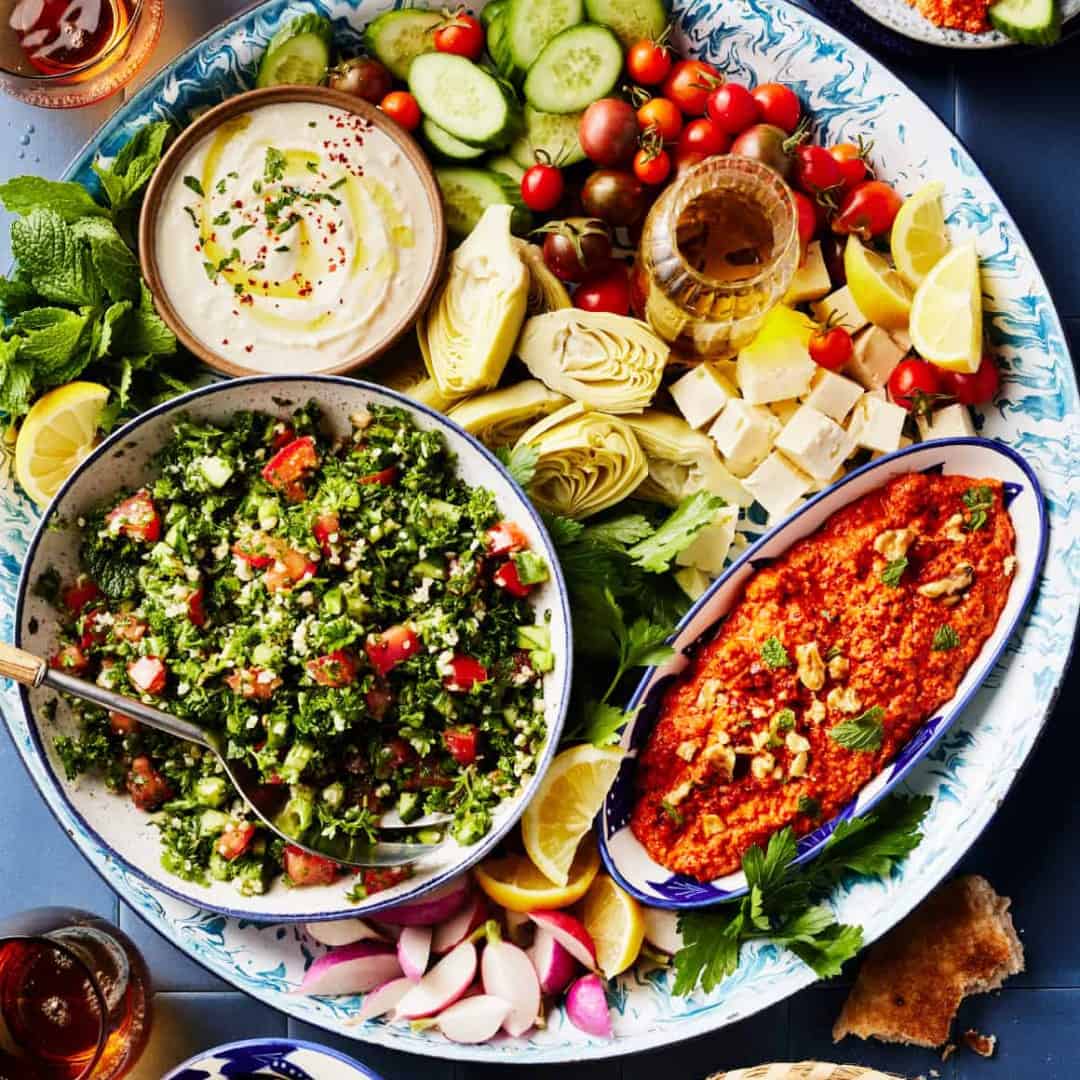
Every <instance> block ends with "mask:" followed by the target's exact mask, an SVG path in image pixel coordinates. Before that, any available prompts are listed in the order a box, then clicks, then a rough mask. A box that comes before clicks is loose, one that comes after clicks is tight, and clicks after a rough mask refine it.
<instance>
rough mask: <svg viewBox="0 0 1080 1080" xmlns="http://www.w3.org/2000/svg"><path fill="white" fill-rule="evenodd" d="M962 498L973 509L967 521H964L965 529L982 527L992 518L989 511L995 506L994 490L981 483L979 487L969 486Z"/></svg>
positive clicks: (972, 530) (973, 529) (970, 509)
mask: <svg viewBox="0 0 1080 1080" xmlns="http://www.w3.org/2000/svg"><path fill="white" fill-rule="evenodd" d="M960 498H961V500H962V502H963V504H964V505H965V506H966V507H967V508H968V510H969V511H971V513H970V515H969V517H968V519H967V521H965V522H964V529H965V530H966V531H967V532H975V530H976V529H981V528H982V527H983V526H984V525H985V524H986V523H987V521H989V520H990V514H989V511H990V510H991V509H992V508H993V506H994V492H993V490H992V489H991V488H988V487H986V486H985V485H984V484H980V485H979V486H978V487H970V488H968V489H967V491H965V492H964V494H963V495H961V496H960Z"/></svg>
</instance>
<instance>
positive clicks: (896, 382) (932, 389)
mask: <svg viewBox="0 0 1080 1080" xmlns="http://www.w3.org/2000/svg"><path fill="white" fill-rule="evenodd" d="M940 393H941V375H940V372H939V370H938V369H937V368H936V367H934V365H933V364H928V363H927V362H926V361H925V360H920V359H919V358H918V357H915V356H910V357H908V359H907V360H901V361H900V363H899V364H897V365H896V367H895V368H893V373H892V374H891V375H890V376H889V397H891V398H892V399H893V401H895V402H896V404H897V405H899V406H900V407H901V408H902V409H907V411H908V412H912V411H913V410H918V409H920V408H921V407H922V405H923V403H924V401H925V399H926V398H932V397H933V395H935V394H940Z"/></svg>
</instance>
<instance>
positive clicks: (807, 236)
mask: <svg viewBox="0 0 1080 1080" xmlns="http://www.w3.org/2000/svg"><path fill="white" fill-rule="evenodd" d="M791 194H792V197H793V198H794V199H795V212H796V214H797V215H798V228H799V243H800V244H802V247H803V251H805V250H806V245H807V244H809V243H810V241H811V240H813V239H814V233H816V232H817V230H818V212H817V204H816V203H815V202H814V200H813V199H811V198H810V196H809V195H804V194H803V193H802V192H801V191H794V190H792V192H791Z"/></svg>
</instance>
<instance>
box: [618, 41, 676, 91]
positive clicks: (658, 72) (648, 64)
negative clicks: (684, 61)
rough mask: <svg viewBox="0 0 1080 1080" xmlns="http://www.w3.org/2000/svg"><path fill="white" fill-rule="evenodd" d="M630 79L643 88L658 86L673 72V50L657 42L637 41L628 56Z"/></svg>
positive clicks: (627, 67) (627, 64) (627, 65)
mask: <svg viewBox="0 0 1080 1080" xmlns="http://www.w3.org/2000/svg"><path fill="white" fill-rule="evenodd" d="M626 70H627V72H628V73H629V75H630V78H631V79H633V80H634V82H636V83H641V85H642V86H657V85H658V84H659V83H662V82H663V81H664V80H665V79H666V78H667V77H668V72H670V71H671V50H670V49H668V47H667V46H666V45H661V44H659V43H658V42H655V41H648V40H645V41H635V42H634V44H633V45H631V46H630V51H629V52H628V53H627V54H626Z"/></svg>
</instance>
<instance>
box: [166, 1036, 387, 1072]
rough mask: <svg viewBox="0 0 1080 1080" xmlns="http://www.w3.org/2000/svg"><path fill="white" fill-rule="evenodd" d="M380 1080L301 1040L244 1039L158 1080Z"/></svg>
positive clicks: (362, 1067) (353, 1063) (200, 1056)
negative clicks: (262, 1079) (231, 1079)
mask: <svg viewBox="0 0 1080 1080" xmlns="http://www.w3.org/2000/svg"><path fill="white" fill-rule="evenodd" d="M230 1078H233V1080H260V1078H265V1080H380V1077H379V1075H378V1073H374V1072H372V1071H371V1069H369V1068H368V1067H367V1066H366V1065H361V1064H360V1062H358V1061H353V1059H352V1058H349V1057H346V1056H345V1055H344V1054H339V1053H338V1052H337V1051H336V1050H328V1049H327V1048H326V1047H325V1046H316V1045H315V1044H314V1043H309V1042H304V1041H303V1040H302V1039H245V1040H244V1041H243V1042H234V1043H226V1044H225V1045H224V1046H216V1047H214V1049H213V1050H206V1051H204V1052H203V1053H201V1054H197V1055H196V1056H195V1057H193V1058H190V1059H189V1060H188V1061H185V1062H184V1063H183V1064H182V1065H177V1066H176V1068H175V1069H173V1070H172V1071H171V1072H169V1073H167V1074H166V1075H165V1076H163V1077H162V1078H161V1080H230Z"/></svg>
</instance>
